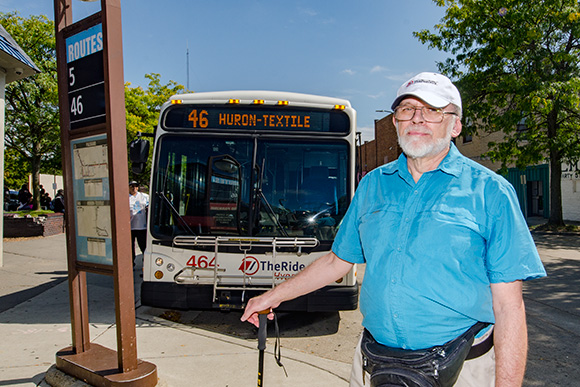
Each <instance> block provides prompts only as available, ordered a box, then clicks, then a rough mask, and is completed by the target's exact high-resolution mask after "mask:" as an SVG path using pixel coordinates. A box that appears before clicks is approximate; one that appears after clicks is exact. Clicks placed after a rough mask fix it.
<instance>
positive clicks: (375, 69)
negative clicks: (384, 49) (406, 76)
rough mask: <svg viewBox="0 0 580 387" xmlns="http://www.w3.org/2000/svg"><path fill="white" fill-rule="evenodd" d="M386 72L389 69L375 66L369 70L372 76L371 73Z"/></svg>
mask: <svg viewBox="0 0 580 387" xmlns="http://www.w3.org/2000/svg"><path fill="white" fill-rule="evenodd" d="M388 70H389V69H388V68H386V67H383V66H379V65H376V66H375V67H373V68H372V69H371V74H372V73H382V72H384V71H388Z"/></svg>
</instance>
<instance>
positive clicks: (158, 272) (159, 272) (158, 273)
mask: <svg viewBox="0 0 580 387" xmlns="http://www.w3.org/2000/svg"><path fill="white" fill-rule="evenodd" d="M155 278H157V279H161V278H163V272H162V271H161V270H157V271H156V272H155Z"/></svg>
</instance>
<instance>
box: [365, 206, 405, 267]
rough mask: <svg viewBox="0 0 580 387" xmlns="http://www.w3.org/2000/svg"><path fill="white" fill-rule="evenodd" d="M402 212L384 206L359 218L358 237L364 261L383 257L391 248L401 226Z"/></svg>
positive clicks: (393, 207) (395, 208)
mask: <svg viewBox="0 0 580 387" xmlns="http://www.w3.org/2000/svg"><path fill="white" fill-rule="evenodd" d="M401 217H402V211H400V210H399V209H398V208H397V207H395V206H388V205H387V206H384V207H381V208H379V209H375V210H374V211H371V212H368V213H366V214H364V215H363V216H361V218H360V222H359V229H358V230H359V235H360V240H361V244H362V249H363V251H364V255H365V259H366V260H367V261H369V260H372V259H373V258H375V257H381V256H383V257H384V253H385V252H386V251H388V250H389V249H390V248H392V246H393V242H394V241H395V240H396V236H397V232H398V229H399V227H400V224H401Z"/></svg>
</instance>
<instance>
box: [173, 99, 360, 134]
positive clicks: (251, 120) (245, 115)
mask: <svg viewBox="0 0 580 387" xmlns="http://www.w3.org/2000/svg"><path fill="white" fill-rule="evenodd" d="M162 122H163V123H164V126H165V129H167V130H171V129H176V130H179V129H181V130H184V129H190V130H191V129H200V130H202V129H224V130H235V129H241V130H260V131H296V132H331V133H342V134H346V133H348V132H349V129H350V125H349V123H350V120H349V117H348V115H347V114H346V113H345V112H343V111H341V110H323V109H298V108H291V107H287V106H282V107H280V108H277V107H275V106H268V107H264V106H256V107H254V106H239V105H235V106H229V105H185V104H184V105H175V106H173V107H171V108H169V109H167V111H166V114H165V117H164V120H163V121H162Z"/></svg>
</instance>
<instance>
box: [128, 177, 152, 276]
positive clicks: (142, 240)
mask: <svg viewBox="0 0 580 387" xmlns="http://www.w3.org/2000/svg"><path fill="white" fill-rule="evenodd" d="M148 206H149V195H147V194H145V193H142V192H139V183H137V182H136V181H132V182H130V183H129V208H130V209H131V248H132V249H131V251H132V252H133V266H135V239H137V243H138V244H139V249H140V250H141V253H143V252H145V247H146V246H147V207H148Z"/></svg>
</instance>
